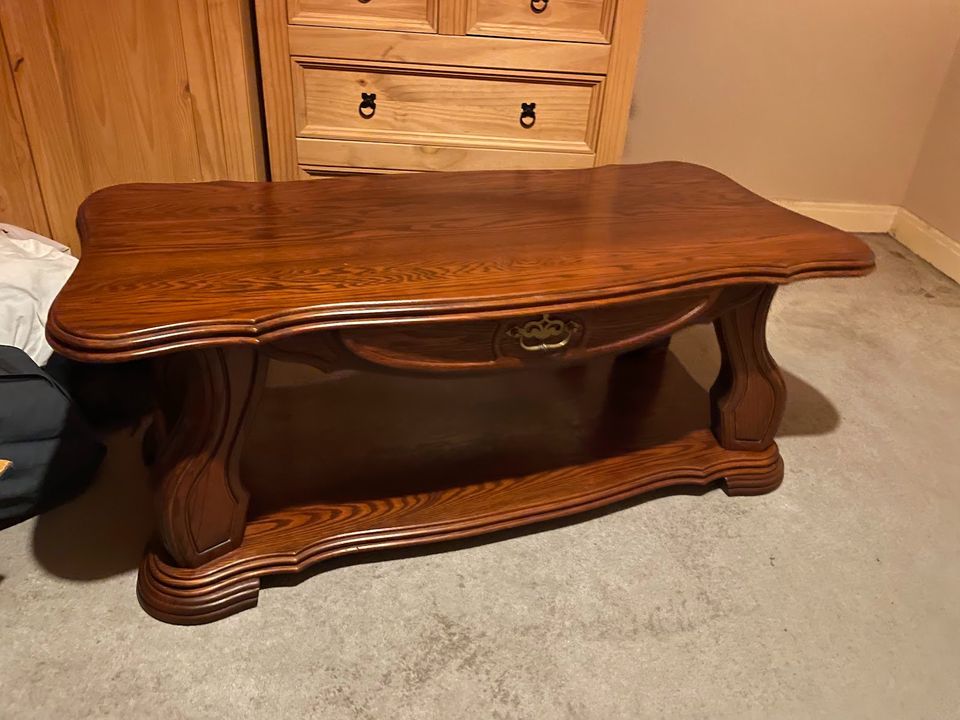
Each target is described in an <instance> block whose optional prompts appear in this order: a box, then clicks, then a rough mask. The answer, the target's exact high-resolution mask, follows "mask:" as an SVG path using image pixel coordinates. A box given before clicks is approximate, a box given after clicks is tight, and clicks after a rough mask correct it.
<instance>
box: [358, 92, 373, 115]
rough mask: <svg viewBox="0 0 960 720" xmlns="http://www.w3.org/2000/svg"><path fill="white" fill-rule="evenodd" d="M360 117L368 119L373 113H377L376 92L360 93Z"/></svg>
mask: <svg viewBox="0 0 960 720" xmlns="http://www.w3.org/2000/svg"><path fill="white" fill-rule="evenodd" d="M359 111H360V117H362V118H363V119H364V120H369V119H370V118H372V117H373V116H374V115H376V114H377V94H376V93H365V92H362V93H360V107H359Z"/></svg>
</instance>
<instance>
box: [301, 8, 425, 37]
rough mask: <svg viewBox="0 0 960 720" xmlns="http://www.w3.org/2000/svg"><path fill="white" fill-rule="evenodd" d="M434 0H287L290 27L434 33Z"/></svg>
mask: <svg viewBox="0 0 960 720" xmlns="http://www.w3.org/2000/svg"><path fill="white" fill-rule="evenodd" d="M437 3H438V0H287V16H288V17H289V19H290V22H291V23H292V24H294V25H323V26H326V27H342V28H363V29H369V30H406V31H408V32H427V33H435V32H437Z"/></svg>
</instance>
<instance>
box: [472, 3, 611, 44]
mask: <svg viewBox="0 0 960 720" xmlns="http://www.w3.org/2000/svg"><path fill="white" fill-rule="evenodd" d="M615 12H616V0H468V2H467V34H468V35H489V36H494V37H515V38H532V39H534V40H569V41H574V42H592V43H609V42H610V32H611V28H612V27H613V16H614V13H615Z"/></svg>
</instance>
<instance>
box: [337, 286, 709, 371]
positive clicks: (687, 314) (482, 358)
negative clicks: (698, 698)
mask: <svg viewBox="0 0 960 720" xmlns="http://www.w3.org/2000/svg"><path fill="white" fill-rule="evenodd" d="M717 297H718V291H703V292H699V293H691V294H688V295H683V296H680V297H672V298H666V299H661V300H648V301H645V302H642V303H633V304H630V305H625V306H619V307H613V308H602V309H597V310H583V311H575V312H557V313H531V314H527V315H523V314H518V315H516V316H512V317H509V318H505V319H491V320H478V321H468V322H459V321H450V322H438V323H431V324H429V325H423V324H411V325H406V326H404V325H399V326H395V327H375V328H353V329H349V330H342V331H340V339H341V342H342V343H343V346H344V347H345V348H346V349H347V350H348V351H349V352H351V353H352V354H353V355H355V356H357V357H359V358H361V359H362V360H365V361H367V362H370V363H374V364H376V365H382V366H386V367H392V368H395V369H400V370H415V371H419V370H422V371H430V372H438V371H441V372H442V371H464V370H483V369H505V368H510V367H521V366H525V365H529V364H531V363H537V362H543V361H549V360H553V361H558V360H559V361H565V362H573V361H578V360H581V359H586V358H588V357H591V356H594V355H599V354H604V353H615V352H623V351H626V350H629V349H630V348H634V347H638V346H640V345H644V344H646V343H649V342H652V341H653V340H655V339H657V338H658V337H662V336H664V335H668V334H670V333H672V332H674V331H675V330H677V329H679V328H681V327H684V326H686V325H689V324H691V323H693V322H696V321H697V320H698V319H702V318H703V317H704V316H705V315H707V314H709V312H710V310H711V309H712V308H713V307H714V305H715V302H716V300H717Z"/></svg>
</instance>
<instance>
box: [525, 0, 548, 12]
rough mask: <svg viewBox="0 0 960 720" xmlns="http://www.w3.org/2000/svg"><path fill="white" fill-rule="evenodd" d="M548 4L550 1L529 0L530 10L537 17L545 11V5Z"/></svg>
mask: <svg viewBox="0 0 960 720" xmlns="http://www.w3.org/2000/svg"><path fill="white" fill-rule="evenodd" d="M549 4H550V0H530V9H531V10H533V12H535V13H536V14H537V15H539V14H540V13H542V12H543V11H544V10H546V9H547V5H549Z"/></svg>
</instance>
